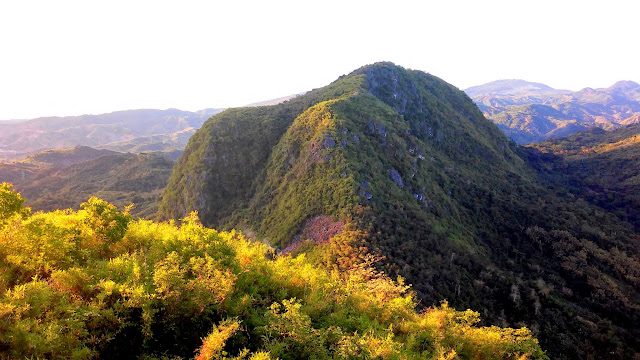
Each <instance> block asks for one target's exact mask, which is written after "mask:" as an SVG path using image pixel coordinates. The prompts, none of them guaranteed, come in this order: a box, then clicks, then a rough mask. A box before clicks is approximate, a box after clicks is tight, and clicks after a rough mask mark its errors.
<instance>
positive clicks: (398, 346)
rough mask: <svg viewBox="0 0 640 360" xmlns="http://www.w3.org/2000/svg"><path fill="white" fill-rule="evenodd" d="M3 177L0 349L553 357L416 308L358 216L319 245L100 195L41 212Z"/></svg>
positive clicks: (527, 338)
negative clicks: (308, 246) (276, 248)
mask: <svg viewBox="0 0 640 360" xmlns="http://www.w3.org/2000/svg"><path fill="white" fill-rule="evenodd" d="M23 201H24V200H23V199H22V198H21V196H20V195H19V194H17V193H15V192H13V191H12V189H11V186H10V185H7V184H4V183H3V184H2V185H0V204H2V209H3V212H2V213H0V269H1V271H0V357H2V358H47V359H69V358H73V359H89V358H97V357H99V358H106V359H110V358H114V359H115V358H123V357H124V358H134V357H137V358H142V359H154V358H157V359H179V358H192V357H194V356H196V359H253V360H258V359H277V358H279V359H371V358H377V359H454V358H462V359H471V358H473V359H546V358H547V357H546V356H545V355H544V353H543V352H542V350H541V349H540V347H539V346H538V343H537V340H536V339H534V338H533V337H532V336H531V333H530V332H529V330H527V329H526V328H520V329H509V328H506V329H502V328H497V327H479V326H477V324H478V322H479V315H478V313H475V312H473V311H470V310H467V311H462V312H459V311H455V310H453V309H452V308H451V307H449V306H448V304H447V303H446V302H443V303H442V305H440V306H438V307H431V308H428V309H425V310H424V311H421V312H417V311H416V301H415V299H414V296H413V294H412V293H411V292H410V291H408V289H409V287H408V286H406V285H404V283H403V281H402V279H399V280H398V281H397V282H396V281H392V280H390V279H389V278H388V277H387V276H385V275H384V274H382V273H380V272H378V271H376V270H374V268H373V267H372V266H371V265H372V261H373V257H372V256H371V255H367V254H366V253H363V252H362V250H363V248H362V246H360V245H359V244H360V243H361V241H362V240H361V237H362V236H363V234H362V233H361V232H359V231H356V230H353V227H352V226H348V227H347V230H346V231H345V232H343V233H342V234H341V235H340V236H336V237H334V239H333V240H332V241H331V242H330V243H328V244H325V245H323V246H321V247H316V248H314V249H313V250H312V251H311V252H310V253H308V254H307V255H305V254H301V255H298V256H295V257H294V256H291V255H282V256H277V257H274V255H273V252H272V251H271V250H269V248H268V246H266V245H265V244H262V243H259V242H251V241H248V240H247V239H245V238H244V236H243V235H242V234H240V233H237V232H234V231H231V232H217V231H215V230H212V229H207V228H205V227H203V226H202V225H201V224H200V223H199V222H198V218H197V215H196V214H195V213H193V214H190V215H189V216H188V217H187V218H185V219H183V221H182V224H181V225H180V226H176V225H175V224H174V223H173V222H170V223H154V222H151V221H148V220H138V221H133V220H132V217H131V215H130V214H128V212H127V211H126V210H125V211H124V212H119V211H117V210H116V208H115V206H113V205H111V204H109V203H107V202H105V201H103V200H99V199H97V198H91V199H89V200H88V201H87V202H85V203H83V204H82V209H81V210H79V211H77V212H73V211H70V210H67V211H55V212H51V213H41V212H38V213H35V214H30V212H29V211H28V209H25V208H23V207H22V206H21V203H22V202H23Z"/></svg>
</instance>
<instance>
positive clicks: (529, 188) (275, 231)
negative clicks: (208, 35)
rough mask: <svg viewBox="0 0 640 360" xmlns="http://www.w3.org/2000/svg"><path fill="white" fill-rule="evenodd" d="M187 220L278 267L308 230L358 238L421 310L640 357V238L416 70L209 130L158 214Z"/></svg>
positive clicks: (359, 81) (575, 352) (554, 352)
mask: <svg viewBox="0 0 640 360" xmlns="http://www.w3.org/2000/svg"><path fill="white" fill-rule="evenodd" d="M192 210H198V211H199V215H200V216H201V219H202V221H203V223H204V224H205V225H207V226H213V227H218V228H226V229H231V228H241V229H243V230H245V233H247V234H249V235H251V236H252V237H255V238H256V239H259V240H262V241H265V242H268V243H269V244H271V245H272V246H274V247H277V248H279V249H280V250H282V251H284V252H290V251H303V250H304V251H307V252H313V251H314V249H315V246H316V245H314V242H313V241H306V240H308V239H316V240H317V239H322V236H318V235H317V234H314V232H319V231H322V230H321V229H318V226H317V225H318V224H319V221H316V220H317V219H326V218H330V219H331V221H327V222H325V223H327V224H329V223H330V224H332V225H331V226H328V225H327V226H326V227H331V228H332V229H337V228H340V225H339V224H342V225H343V226H344V225H346V224H353V225H354V226H355V228H356V229H357V230H358V231H362V232H363V233H364V234H366V235H364V246H366V247H367V248H368V249H369V251H370V252H371V253H373V254H378V255H380V256H383V257H385V260H384V261H383V262H381V263H379V264H378V265H377V266H378V269H384V271H385V272H387V273H389V274H391V275H392V276H394V277H395V276H396V275H401V276H402V277H403V278H405V279H407V281H408V282H409V283H411V284H412V285H413V289H414V290H415V292H416V295H417V298H418V299H419V301H420V303H421V305H422V306H424V307H428V306H430V305H433V304H438V303H439V302H440V301H441V300H442V299H448V300H449V302H450V303H451V304H452V305H453V306H454V307H457V308H473V309H478V310H480V311H481V313H482V314H483V318H484V319H485V322H486V323H487V324H494V325H503V326H516V327H519V326H524V325H526V326H528V327H530V328H531V329H532V330H533V331H534V332H535V333H536V334H539V338H540V341H541V344H542V346H543V348H544V349H545V350H547V351H549V353H550V355H551V356H553V357H554V358H588V357H590V356H594V355H593V354H597V356H601V357H611V354H614V355H613V357H614V358H629V357H631V356H633V354H634V353H636V352H638V349H640V343H639V342H638V336H636V335H637V334H636V333H635V332H634V331H635V330H634V324H635V323H637V322H638V321H639V319H638V315H637V314H638V309H639V308H640V304H639V303H638V299H640V294H639V292H638V289H639V287H638V285H639V284H638V278H639V276H638V274H637V271H636V270H635V269H638V259H639V253H640V250H639V249H638V247H637V245H636V244H637V240H636V239H637V235H636V234H634V233H633V231H632V230H631V228H630V227H629V226H628V224H626V223H624V222H621V221H619V220H618V219H616V218H615V217H614V216H612V215H610V214H607V213H606V212H604V211H602V209H600V208H597V207H595V206H591V205H589V204H588V203H586V202H584V201H582V200H580V199H576V198H575V197H574V196H573V195H572V194H570V193H568V192H567V191H564V192H563V191H562V189H557V188H556V187H554V185H553V184H551V183H548V182H547V181H546V180H544V179H542V180H541V179H540V178H539V176H538V175H537V174H536V172H535V171H534V169H532V168H531V167H530V166H529V164H528V163H527V162H526V161H525V160H524V159H523V157H522V149H521V148H520V147H518V146H516V145H515V144H513V143H512V142H510V141H509V140H508V139H507V138H506V137H505V136H504V135H503V134H502V133H501V132H500V131H499V129H498V128H497V127H496V126H495V125H493V124H492V123H491V122H489V121H487V120H486V119H485V118H484V117H483V116H482V113H480V111H479V110H478V108H477V107H476V106H475V105H474V104H473V103H472V102H471V100H470V99H469V98H468V97H467V96H466V95H465V94H464V93H462V92H461V91H459V90H458V89H456V88H455V87H453V86H451V85H449V84H447V83H445V82H443V81H442V80H440V79H438V78H436V77H433V76H431V75H428V74H425V73H422V72H419V71H410V70H406V69H403V68H401V67H398V66H395V65H393V64H390V63H378V64H374V65H371V66H367V67H364V68H362V69H359V70H356V71H354V72H353V73H351V74H349V75H347V76H343V77H341V78H339V79H338V80H336V81H335V82H334V83H332V84H330V85H329V86H327V87H325V88H321V89H317V90H314V91H312V92H310V93H308V94H306V95H304V96H300V97H298V98H296V99H294V100H291V101H289V102H285V103H283V104H280V105H276V106H270V107H261V108H251V109H232V110H228V111H226V112H224V113H221V114H219V115H217V116H214V117H213V118H212V119H211V120H209V121H208V122H207V123H205V125H204V126H203V127H202V128H201V129H200V130H199V131H198V132H197V133H196V134H195V135H194V136H193V138H192V139H191V140H190V143H189V145H188V146H187V148H186V149H185V152H184V154H183V156H182V157H181V158H180V160H179V161H178V164H177V165H176V167H175V169H174V172H173V173H172V176H171V180H170V181H169V184H168V186H167V188H166V189H165V190H164V193H163V200H162V203H161V205H160V213H159V214H160V216H161V217H163V218H165V219H178V218H181V217H184V216H186V215H188V214H189V212H190V211H192ZM335 224H338V225H335ZM303 236H308V239H307V238H306V237H303ZM321 247H322V246H321ZM603 334H606V335H603Z"/></svg>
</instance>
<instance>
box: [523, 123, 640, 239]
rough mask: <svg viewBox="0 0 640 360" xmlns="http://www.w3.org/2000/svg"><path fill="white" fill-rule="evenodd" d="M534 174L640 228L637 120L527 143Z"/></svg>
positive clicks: (639, 139)
mask: <svg viewBox="0 0 640 360" xmlns="http://www.w3.org/2000/svg"><path fill="white" fill-rule="evenodd" d="M528 149H529V150H530V154H529V155H528V156H527V158H528V159H529V161H530V163H531V164H532V165H533V167H534V168H536V169H537V170H538V173H539V174H540V175H541V176H542V177H544V178H547V179H549V180H550V181H551V182H553V183H555V184H558V185H560V186H563V187H564V188H567V189H570V190H571V191H572V192H573V193H574V194H575V195H577V196H579V197H582V198H584V199H586V200H588V201H590V202H592V203H594V204H596V205H598V206H600V207H602V208H604V209H607V210H608V211H610V212H612V213H613V214H615V215H617V216H618V217H619V218H620V219H621V220H624V221H627V222H628V223H630V224H632V225H633V226H634V228H635V231H636V232H640V124H634V125H628V126H624V127H621V128H618V129H616V130H612V131H605V130H602V129H600V128H592V129H589V130H585V131H581V132H578V133H575V134H572V135H569V136H567V137H563V138H555V139H549V140H546V141H543V142H540V143H536V144H532V145H530V146H529V147H528Z"/></svg>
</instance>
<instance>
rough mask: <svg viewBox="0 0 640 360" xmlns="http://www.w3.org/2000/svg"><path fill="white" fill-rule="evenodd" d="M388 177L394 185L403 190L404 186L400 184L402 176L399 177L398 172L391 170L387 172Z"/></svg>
mask: <svg viewBox="0 0 640 360" xmlns="http://www.w3.org/2000/svg"><path fill="white" fill-rule="evenodd" d="M389 177H391V180H392V181H393V182H394V183H396V185H398V187H399V188H401V189H402V188H403V187H404V184H403V183H402V176H400V173H399V172H398V170H396V169H391V170H389Z"/></svg>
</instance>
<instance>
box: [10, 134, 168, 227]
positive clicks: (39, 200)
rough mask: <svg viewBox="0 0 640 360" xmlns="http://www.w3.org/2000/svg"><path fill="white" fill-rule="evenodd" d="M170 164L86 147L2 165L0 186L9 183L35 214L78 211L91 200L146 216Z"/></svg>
mask: <svg viewBox="0 0 640 360" xmlns="http://www.w3.org/2000/svg"><path fill="white" fill-rule="evenodd" d="M173 165H174V162H173V161H172V160H170V159H167V158H165V157H161V156H158V155H156V154H151V153H149V154H147V153H143V154H131V153H126V154H123V153H118V152H115V151H111V150H97V149H93V148H90V147H86V146H77V147H75V148H69V149H53V150H45V151H42V152H38V153H35V154H33V155H31V156H29V157H27V158H25V159H23V160H21V161H15V162H10V163H0V182H10V183H13V184H14V186H15V189H16V190H18V191H20V192H21V193H22V195H23V196H25V197H27V199H28V201H27V203H26V205H27V206H30V207H32V208H33V210H35V211H53V210H56V209H66V208H77V207H78V206H79V205H80V204H81V203H82V202H84V201H86V200H87V199H88V198H89V197H91V196H99V197H101V198H103V199H107V200H108V201H110V202H112V203H114V204H117V206H120V207H124V206H127V205H129V204H131V203H133V204H134V205H135V207H134V208H133V209H131V213H132V214H133V215H134V216H136V217H150V216H152V215H154V214H155V213H156V211H157V202H158V200H159V196H160V193H161V191H162V189H163V188H164V187H165V186H166V183H167V181H168V179H169V176H170V174H171V169H172V168H173Z"/></svg>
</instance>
